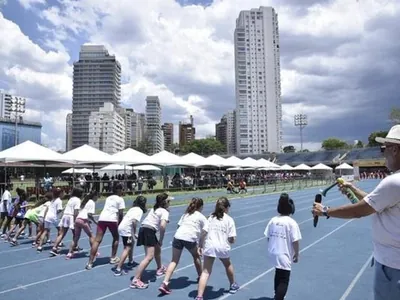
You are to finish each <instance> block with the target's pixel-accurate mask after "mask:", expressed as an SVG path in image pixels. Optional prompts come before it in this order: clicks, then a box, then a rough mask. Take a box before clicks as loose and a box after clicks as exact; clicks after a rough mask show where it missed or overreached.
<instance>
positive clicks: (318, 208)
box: [312, 125, 400, 300]
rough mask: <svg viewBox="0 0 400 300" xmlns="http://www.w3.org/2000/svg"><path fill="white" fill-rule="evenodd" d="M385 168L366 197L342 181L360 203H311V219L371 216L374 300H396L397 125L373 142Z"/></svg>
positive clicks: (399, 278)
mask: <svg viewBox="0 0 400 300" xmlns="http://www.w3.org/2000/svg"><path fill="white" fill-rule="evenodd" d="M375 140H376V141H377V142H378V143H380V144H382V146H381V150H382V153H383V156H384V157H385V160H386V166H387V168H388V169H389V170H390V171H392V172H393V174H391V175H389V176H388V177H386V178H385V179H383V180H382V181H381V182H380V183H379V185H378V186H377V187H376V188H375V189H374V190H373V191H372V192H371V193H369V194H367V193H365V192H363V191H361V190H360V189H358V188H357V187H355V186H354V185H353V184H351V183H349V182H345V183H344V184H342V185H341V186H340V189H341V190H342V191H344V189H346V188H350V189H351V190H352V191H353V192H354V194H355V195H356V196H357V198H358V199H359V200H360V201H359V202H357V203H356V204H349V205H344V206H340V207H335V208H333V207H327V206H324V205H322V204H320V203H314V205H313V209H312V213H313V215H314V216H329V217H332V218H341V219H353V218H361V217H366V216H369V215H372V216H371V218H372V240H373V244H374V261H375V274H374V299H375V300H399V299H400V125H395V126H393V127H392V128H391V129H390V131H389V132H388V134H387V136H386V138H380V137H377V138H376V139H375Z"/></svg>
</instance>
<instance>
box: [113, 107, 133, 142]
mask: <svg viewBox="0 0 400 300" xmlns="http://www.w3.org/2000/svg"><path fill="white" fill-rule="evenodd" d="M116 110H117V112H118V114H119V115H120V116H121V117H122V118H123V119H124V123H125V148H131V147H132V122H134V115H135V112H134V111H133V109H132V108H122V107H119V108H117V109H116Z"/></svg>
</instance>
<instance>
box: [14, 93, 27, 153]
mask: <svg viewBox="0 0 400 300" xmlns="http://www.w3.org/2000/svg"><path fill="white" fill-rule="evenodd" d="M25 102H26V100H25V98H22V97H15V96H13V97H12V98H11V111H12V112H14V114H15V140H14V146H16V145H18V117H19V116H20V115H22V114H24V113H25Z"/></svg>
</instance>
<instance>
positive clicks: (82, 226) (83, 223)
mask: <svg viewBox="0 0 400 300" xmlns="http://www.w3.org/2000/svg"><path fill="white" fill-rule="evenodd" d="M82 230H83V231H84V232H85V233H86V234H87V236H88V237H91V236H92V230H91V228H90V223H89V220H84V219H79V218H78V219H76V220H75V237H76V238H77V239H79V238H80V236H81V233H82Z"/></svg>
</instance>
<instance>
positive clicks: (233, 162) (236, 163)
mask: <svg viewBox="0 0 400 300" xmlns="http://www.w3.org/2000/svg"><path fill="white" fill-rule="evenodd" d="M225 165H226V166H230V167H232V168H238V169H241V168H242V167H244V166H245V163H244V162H243V160H241V159H240V158H238V157H236V156H231V157H229V158H227V159H225Z"/></svg>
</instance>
